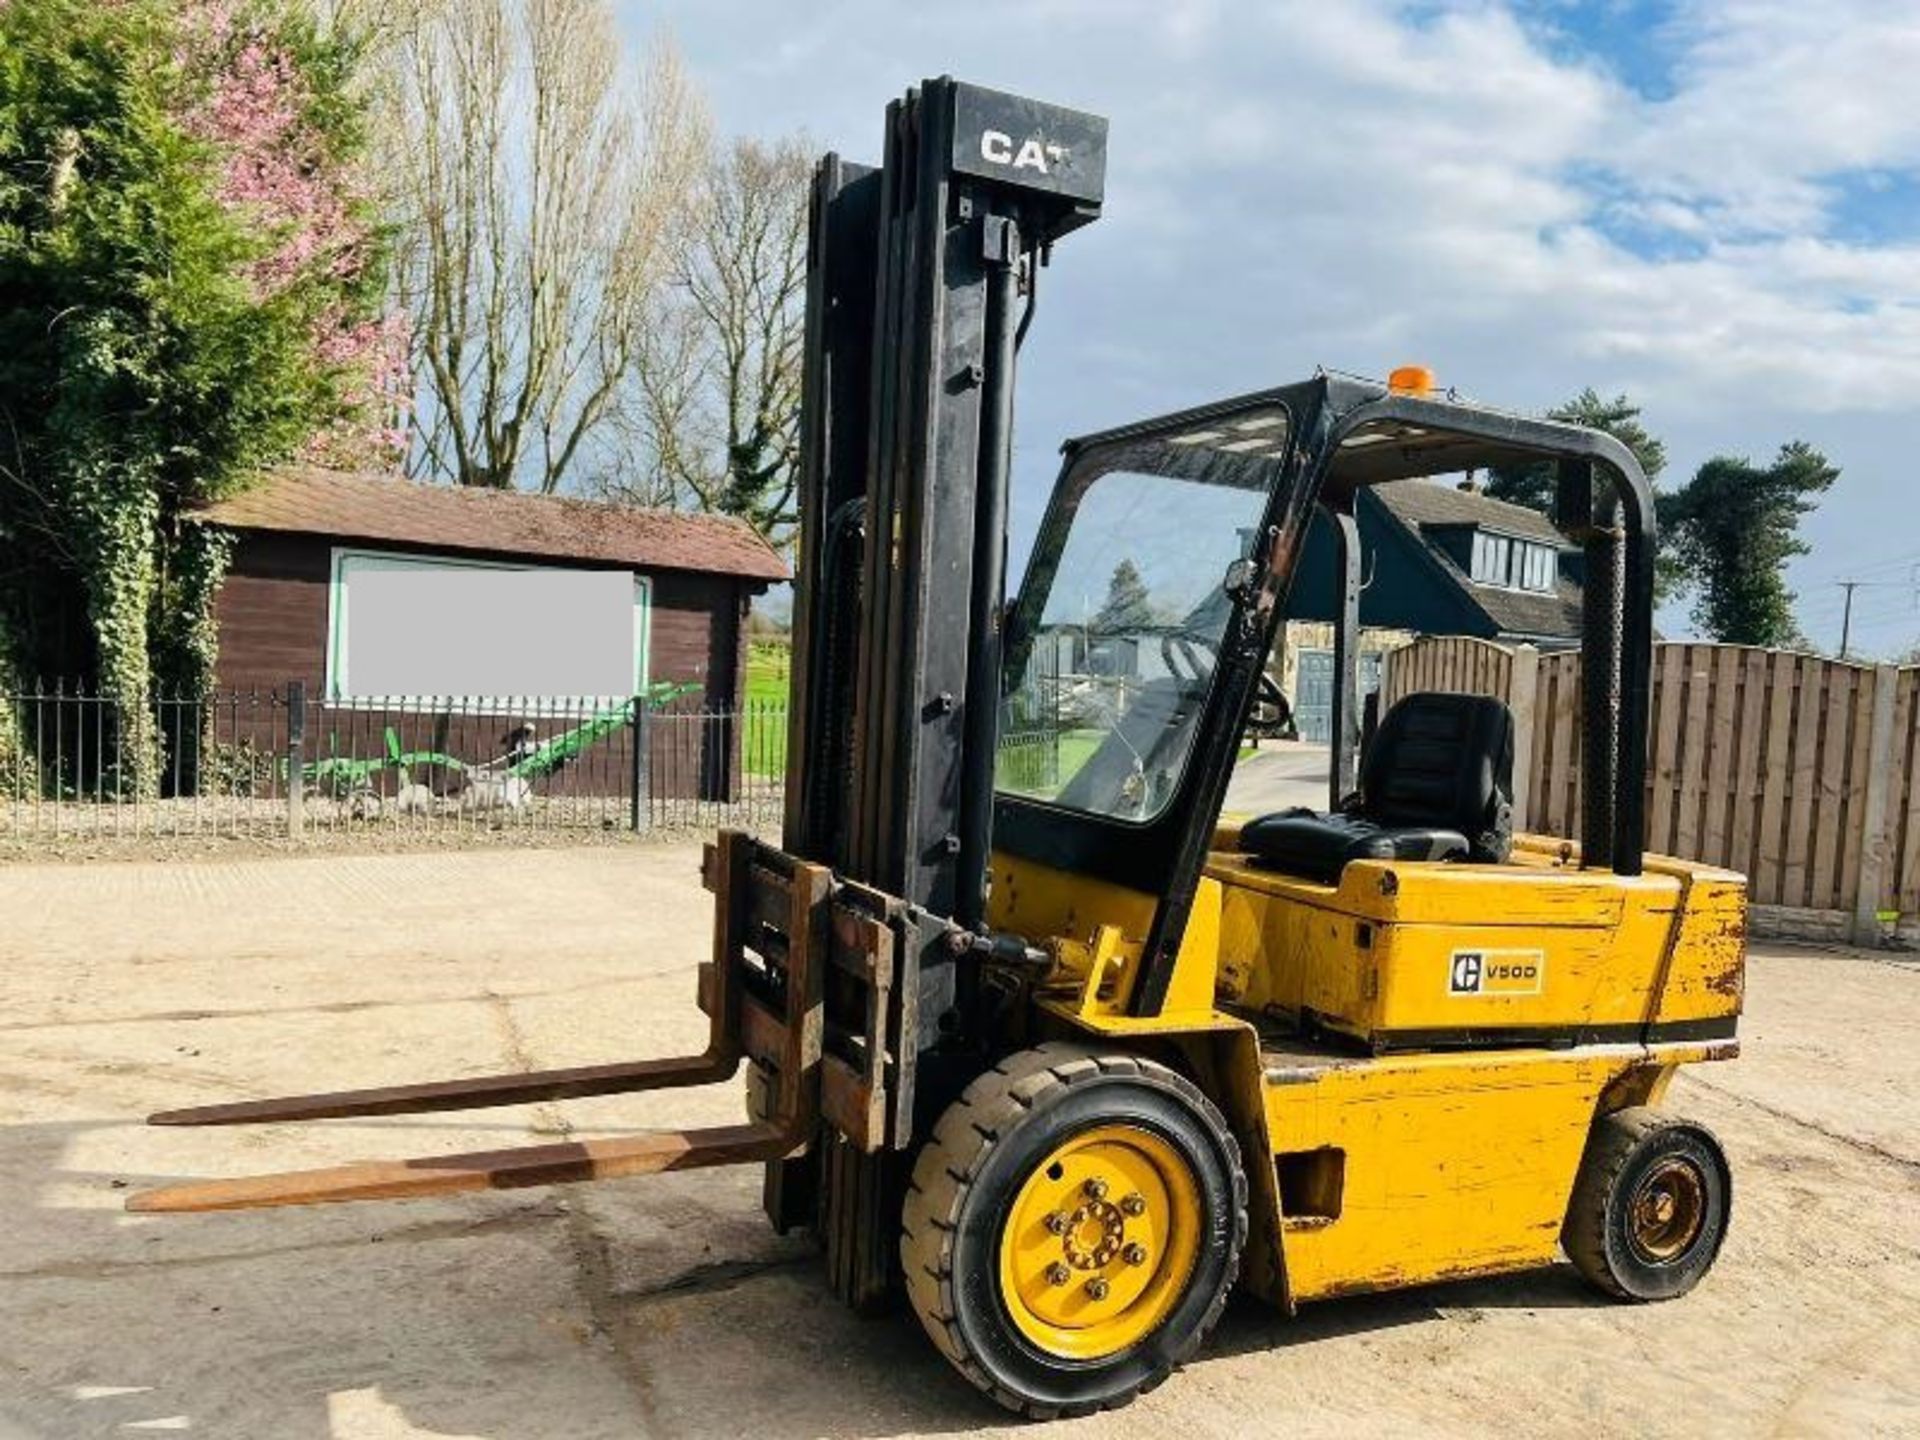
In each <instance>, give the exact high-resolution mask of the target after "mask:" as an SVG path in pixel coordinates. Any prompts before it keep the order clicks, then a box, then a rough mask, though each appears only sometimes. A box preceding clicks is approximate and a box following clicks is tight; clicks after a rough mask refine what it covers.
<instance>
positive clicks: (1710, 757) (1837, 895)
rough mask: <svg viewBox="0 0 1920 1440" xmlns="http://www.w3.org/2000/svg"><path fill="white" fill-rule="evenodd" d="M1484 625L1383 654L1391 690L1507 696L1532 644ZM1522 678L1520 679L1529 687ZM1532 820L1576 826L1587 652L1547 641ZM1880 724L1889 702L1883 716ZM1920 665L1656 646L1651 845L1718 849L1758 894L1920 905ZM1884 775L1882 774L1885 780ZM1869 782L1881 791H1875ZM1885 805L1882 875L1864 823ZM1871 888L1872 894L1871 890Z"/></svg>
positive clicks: (1791, 901)
mask: <svg viewBox="0 0 1920 1440" xmlns="http://www.w3.org/2000/svg"><path fill="white" fill-rule="evenodd" d="M1495 650H1501V647H1496V646H1492V645H1490V644H1488V642H1485V641H1480V640H1470V639H1464V638H1458V637H1455V638H1444V639H1434V638H1430V639H1424V640H1420V641H1416V642H1415V643H1414V644H1413V645H1411V646H1409V647H1407V648H1406V649H1404V650H1401V651H1398V652H1396V653H1395V654H1394V655H1393V656H1392V657H1391V658H1390V660H1389V663H1388V673H1387V678H1386V682H1385V684H1384V686H1383V693H1385V694H1386V695H1387V696H1388V701H1389V703H1391V701H1392V700H1394V699H1398V698H1399V697H1400V696H1402V695H1406V694H1409V693H1412V692H1414V691H1417V690H1454V691H1465V692H1470V693H1476V694H1491V695H1496V696H1499V697H1500V698H1502V699H1507V700H1509V702H1510V703H1511V699H1512V697H1513V695H1514V694H1515V690H1516V687H1515V685H1514V681H1513V675H1514V666H1515V665H1516V664H1521V663H1525V657H1526V655H1527V654H1528V652H1527V651H1525V650H1522V651H1520V652H1518V653H1517V654H1515V653H1514V652H1506V651H1504V650H1501V653H1502V654H1503V655H1504V656H1505V663H1504V664H1503V663H1501V661H1500V660H1498V659H1489V657H1488V653H1487V652H1489V651H1495ZM1883 674H1884V675H1888V676H1892V677H1893V683H1894V684H1895V685H1896V687H1897V688H1896V691H1895V696H1894V701H1893V705H1892V709H1891V714H1892V722H1891V735H1890V737H1889V738H1888V739H1887V740H1886V741H1885V742H1884V743H1885V744H1886V746H1887V749H1886V752H1885V753H1886V754H1887V757H1888V759H1887V763H1886V765H1885V767H1884V771H1883V773H1876V771H1875V767H1874V766H1873V764H1872V763H1871V761H1870V758H1869V757H1870V756H1871V755H1872V753H1873V745H1874V724H1875V721H1874V700H1875V692H1876V689H1877V687H1878V685H1879V684H1880V677H1881V676H1882V675H1883ZM1520 688H1522V689H1524V688H1525V687H1520ZM1532 691H1533V696H1534V703H1533V712H1532V715H1531V716H1530V717H1529V716H1525V715H1521V716H1517V717H1516V718H1517V719H1518V720H1519V721H1520V723H1523V724H1528V725H1530V726H1531V734H1532V738H1533V745H1532V755H1531V763H1530V772H1529V775H1528V776H1527V781H1528V784H1527V785H1526V787H1525V794H1526V797H1527V803H1526V813H1525V816H1524V818H1523V823H1524V825H1525V826H1526V828H1528V829H1530V830H1534V831H1538V832H1544V833H1547V834H1557V835H1565V836H1576V835H1577V834H1578V833H1579V829H1580V803H1581V795H1580V787H1581V773H1580V744H1581V733H1582V711H1581V703H1582V702H1581V680H1580V657H1579V655H1578V654H1577V653H1575V652H1571V651H1559V652H1553V653H1550V654H1545V655H1541V656H1540V657H1539V658H1538V661H1537V664H1536V669H1535V680H1534V685H1533V687H1532ZM1880 723H1881V724H1882V725H1883V726H1885V725H1886V723H1887V721H1886V716H1885V715H1884V714H1883V715H1882V717H1881V722H1880ZM1916 770H1920V670H1916V669H1914V668H1910V667H1909V668H1903V669H1901V670H1898V671H1893V670H1885V671H1882V670H1879V669H1877V668H1876V667H1873V666H1868V665H1859V664H1854V663H1851V662H1847V661H1840V660H1829V659H1825V658H1823V657H1821V656H1817V655H1803V654H1798V653H1794V652H1790V651H1775V650H1754V649H1749V648H1746V647H1742V646H1733V645H1713V644H1694V643H1674V644H1665V645H1659V646H1656V647H1655V651H1654V662H1653V692H1652V713H1651V716H1650V725H1649V728H1648V747H1647V845H1648V848H1649V849H1651V850H1654V851H1656V852H1659V853H1664V854H1670V855H1678V856H1683V857H1685V858H1687V859H1693V860H1703V861H1706V862H1707V863H1709V864H1716V865H1725V866H1727V867H1729V868H1731V869H1735V870H1739V871H1741V872H1742V873H1744V874H1745V875H1746V876H1747V877H1748V882H1749V894H1750V895H1751V897H1752V899H1753V900H1754V901H1755V903H1757V904H1761V905H1777V906H1783V907H1788V908H1793V909H1804V910H1820V911H1851V910H1853V909H1854V908H1855V906H1856V902H1857V901H1858V900H1859V899H1860V898H1861V897H1860V895H1859V891H1860V888H1861V886H1862V884H1863V883H1864V884H1867V885H1869V886H1870V887H1875V886H1877V888H1878V890H1879V891H1880V896H1879V899H1878V904H1879V905H1880V906H1882V907H1885V908H1891V909H1897V910H1899V911H1901V912H1903V913H1907V914H1911V913H1913V912H1914V911H1915V910H1920V784H1917V783H1916ZM1883 786H1884V787H1885V788H1884V790H1882V789H1881V788H1880V787H1883ZM1870 791H1871V792H1872V793H1873V799H1872V800H1871V801H1870V798H1869V796H1870ZM1876 805H1880V806H1882V808H1881V814H1882V815H1883V817H1884V818H1883V819H1882V820H1881V822H1880V824H1881V831H1880V833H1881V835H1882V836H1883V837H1884V843H1885V846H1886V856H1887V859H1886V863H1885V865H1884V867H1882V871H1881V878H1880V879H1879V880H1878V881H1877V882H1876V881H1874V880H1873V879H1872V878H1871V877H1872V875H1873V873H1874V871H1873V867H1872V866H1871V865H1869V863H1868V861H1867V857H1866V854H1865V851H1866V845H1865V836H1864V834H1863V832H1862V827H1863V825H1865V824H1867V823H1871V821H1870V818H1869V817H1870V816H1871V815H1872V814H1873V811H1874V808H1875V806H1876ZM1867 898H1868V899H1869V900H1872V899H1873V898H1874V897H1867Z"/></svg>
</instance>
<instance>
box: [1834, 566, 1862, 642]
mask: <svg viewBox="0 0 1920 1440" xmlns="http://www.w3.org/2000/svg"><path fill="white" fill-rule="evenodd" d="M1838 583H1839V586H1840V588H1841V589H1842V590H1844V591H1846V592H1847V600H1846V604H1845V606H1844V607H1842V609H1841V611H1840V658H1841V659H1842V660H1844V659H1846V658H1847V642H1848V641H1849V640H1850V639H1852V638H1853V592H1854V591H1856V590H1858V589H1859V588H1860V587H1861V585H1862V584H1864V583H1865V582H1864V581H1860V580H1842V581H1840V582H1838Z"/></svg>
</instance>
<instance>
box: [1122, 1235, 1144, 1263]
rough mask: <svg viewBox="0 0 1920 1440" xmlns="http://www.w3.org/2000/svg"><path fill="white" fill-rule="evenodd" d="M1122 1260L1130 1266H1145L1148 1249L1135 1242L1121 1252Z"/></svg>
mask: <svg viewBox="0 0 1920 1440" xmlns="http://www.w3.org/2000/svg"><path fill="white" fill-rule="evenodd" d="M1120 1258H1121V1259H1122V1260H1124V1261H1126V1262H1127V1264H1129V1265H1144V1264H1146V1263H1147V1247H1146V1246H1144V1245H1142V1244H1141V1243H1140V1242H1139V1241H1138V1240H1135V1241H1134V1242H1133V1243H1132V1244H1130V1245H1128V1246H1127V1247H1126V1249H1124V1250H1122V1251H1121V1252H1120Z"/></svg>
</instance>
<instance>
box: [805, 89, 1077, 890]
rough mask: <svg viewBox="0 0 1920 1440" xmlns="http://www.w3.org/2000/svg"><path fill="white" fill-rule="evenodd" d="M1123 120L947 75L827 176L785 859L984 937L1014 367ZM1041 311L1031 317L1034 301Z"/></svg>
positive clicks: (814, 251)
mask: <svg viewBox="0 0 1920 1440" xmlns="http://www.w3.org/2000/svg"><path fill="white" fill-rule="evenodd" d="M1105 168H1106V122H1105V121H1104V120H1102V119H1100V118H1099V117H1097V116H1093V115H1086V114H1082V113H1080V112H1078V111H1073V110H1065V109H1061V108H1060V107H1058V106H1054V105H1045V104H1041V103H1039V102H1037V101H1032V100H1026V99H1021V98H1019V97H1017V96H1013V95H1006V94H1002V93H1000V92H998V91H994V90H986V89H982V88H980V87H979V86H975V85H967V84H962V83H960V82H957V81H954V80H952V79H948V78H942V79H938V80H931V81H928V82H926V83H925V84H924V85H923V86H921V87H920V88H918V89H915V90H911V91H909V92H908V93H907V95H906V97H905V98H904V99H902V100H899V101H896V102H895V103H894V104H892V105H891V106H889V107H888V110H887V129H886V150H885V158H884V161H883V163H882V165H881V166H880V168H879V169H877V170H875V169H870V168H868V167H866V166H861V165H854V164H850V163H848V162H847V161H844V160H842V159H841V158H840V157H839V156H838V155H831V154H830V155H828V156H827V157H826V158H825V159H823V160H822V161H821V162H820V165H819V167H818V169H817V171H816V174H815V177H814V188H813V204H812V217H811V237H810V244H809V253H808V291H807V328H806V352H805V366H804V374H803V387H802V388H803V400H802V407H803V408H802V424H801V452H802V476H801V482H800V514H801V517H802V519H801V529H800V544H799V556H798V565H797V573H796V576H795V584H796V591H797V596H798V599H797V603H796V607H795V615H794V642H793V643H794V664H793V673H794V696H793V699H794V704H793V709H792V720H791V729H790V732H789V740H788V750H787V753H788V755H789V756H791V757H792V763H791V766H790V769H789V774H788V779H787V792H786V826H785V833H784V837H783V838H784V843H785V847H786V849H787V850H788V851H789V853H792V854H795V855H800V856H804V857H806V858H807V859H809V860H813V861H816V862H818V863H821V864H825V865H830V866H832V867H833V869H834V870H835V871H836V872H837V873H839V874H841V875H843V876H845V877H847V878H849V879H853V880H857V881H861V882H863V883H866V884H869V885H873V886H875V887H877V888H879V889H882V890H884V891H886V892H887V893H888V894H890V895H894V896H898V897H899V898H901V899H903V900H905V901H907V902H908V903H909V904H911V905H916V906H920V907H923V908H924V909H926V910H927V911H929V912H931V913H933V914H936V915H939V916H941V917H951V918H952V919H953V920H955V921H957V922H958V923H959V924H961V925H963V926H966V927H969V928H973V927H977V926H978V925H979V923H980V921H981V916H982V912H983V904H984V886H985V880H986V870H987V853H988V846H989V837H990V831H991V822H992V810H993V752H994V744H995V720H996V715H997V710H998V706H999V689H1000V638H1001V636H1000V610H1001V605H1002V596H1003V591H1004V588H1005V580H1006V547H1007V490H1008V476H1009V467H1010V457H1011V452H1012V431H1013V385H1014V364H1015V356H1016V353H1017V351H1018V348H1019V344H1020V341H1021V339H1022V338H1023V336H1024V335H1025V333H1026V328H1027V325H1028V323H1029V322H1030V321H1031V319H1032V315H1033V305H1034V299H1035V289H1034V286H1035V282H1036V279H1037V272H1038V268H1039V265H1040V264H1041V263H1042V262H1043V261H1044V259H1045V258H1046V256H1047V255H1048V253H1049V251H1050V249H1051V247H1052V244H1053V242H1054V240H1056V239H1057V238H1058V237H1060V236H1061V235H1064V234H1066V233H1067V232H1068V231H1070V230H1074V229H1077V228H1079V227H1080V226H1082V225H1085V224H1087V223H1089V222H1090V221H1092V220H1093V219H1095V218H1096V217H1097V216H1098V215H1099V213H1100V200H1101V192H1102V184H1103V179H1104V172H1105ZM1022 290H1024V291H1025V308H1024V312H1022V309H1021V292H1022Z"/></svg>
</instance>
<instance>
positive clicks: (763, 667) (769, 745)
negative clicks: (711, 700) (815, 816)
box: [741, 640, 793, 778]
mask: <svg viewBox="0 0 1920 1440" xmlns="http://www.w3.org/2000/svg"><path fill="white" fill-rule="evenodd" d="M792 682H793V647H792V646H790V645H788V644H787V643H786V642H784V641H778V640H754V641H750V642H749V643H748V645H747V697H746V698H747V706H746V708H747V716H746V726H745V731H744V733H743V735H742V737H741V745H742V749H743V762H744V764H745V766H746V771H747V773H748V774H749V775H764V776H768V777H772V778H778V777H779V776H782V775H785V774H786V773H787V700H788V698H789V696H790V694H791V692H792Z"/></svg>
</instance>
